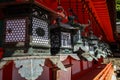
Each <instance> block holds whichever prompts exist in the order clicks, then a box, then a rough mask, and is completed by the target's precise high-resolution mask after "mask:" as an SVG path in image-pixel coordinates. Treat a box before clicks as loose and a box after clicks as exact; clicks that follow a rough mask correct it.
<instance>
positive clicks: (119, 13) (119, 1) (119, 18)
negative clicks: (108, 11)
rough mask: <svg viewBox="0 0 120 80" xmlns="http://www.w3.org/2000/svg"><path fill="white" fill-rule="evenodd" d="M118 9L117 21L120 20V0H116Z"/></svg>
mask: <svg viewBox="0 0 120 80" xmlns="http://www.w3.org/2000/svg"><path fill="white" fill-rule="evenodd" d="M116 11H117V19H116V21H120V0H116Z"/></svg>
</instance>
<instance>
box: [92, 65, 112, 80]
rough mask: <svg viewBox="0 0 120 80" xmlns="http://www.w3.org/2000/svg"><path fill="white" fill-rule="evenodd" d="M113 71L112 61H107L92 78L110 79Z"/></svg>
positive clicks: (98, 79)
mask: <svg viewBox="0 0 120 80" xmlns="http://www.w3.org/2000/svg"><path fill="white" fill-rule="evenodd" d="M113 71H114V70H113V66H112V63H109V64H107V65H106V67H105V68H104V69H103V70H102V71H101V72H100V73H99V74H98V75H97V76H96V77H95V78H94V79H93V80H111V78H112V75H113Z"/></svg>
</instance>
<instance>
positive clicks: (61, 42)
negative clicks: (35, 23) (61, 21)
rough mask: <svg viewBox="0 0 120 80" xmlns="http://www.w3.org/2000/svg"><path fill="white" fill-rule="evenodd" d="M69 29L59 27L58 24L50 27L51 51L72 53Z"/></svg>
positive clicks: (53, 52)
mask: <svg viewBox="0 0 120 80" xmlns="http://www.w3.org/2000/svg"><path fill="white" fill-rule="evenodd" d="M71 33H72V32H71V30H69V29H64V28H61V27H60V26H59V27H57V28H55V29H51V53H52V55H55V54H70V53H72V35H71Z"/></svg>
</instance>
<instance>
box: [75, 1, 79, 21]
mask: <svg viewBox="0 0 120 80" xmlns="http://www.w3.org/2000/svg"><path fill="white" fill-rule="evenodd" d="M76 13H77V14H79V11H78V0H76ZM76 16H77V20H78V22H79V18H78V15H76Z"/></svg>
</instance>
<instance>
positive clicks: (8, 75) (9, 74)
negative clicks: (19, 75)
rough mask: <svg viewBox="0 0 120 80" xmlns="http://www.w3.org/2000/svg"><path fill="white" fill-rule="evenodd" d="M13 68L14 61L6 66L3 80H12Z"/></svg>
mask: <svg viewBox="0 0 120 80" xmlns="http://www.w3.org/2000/svg"><path fill="white" fill-rule="evenodd" d="M12 67H13V62H12V61H10V62H9V63H8V64H6V65H5V66H4V68H3V78H2V80H12Z"/></svg>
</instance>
